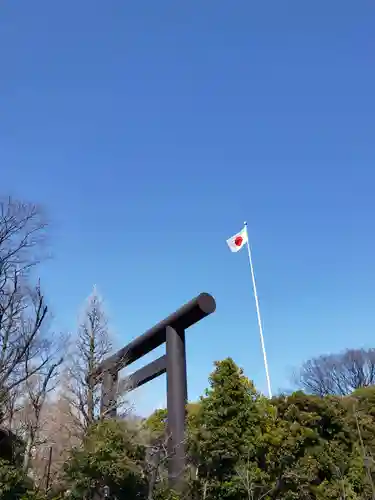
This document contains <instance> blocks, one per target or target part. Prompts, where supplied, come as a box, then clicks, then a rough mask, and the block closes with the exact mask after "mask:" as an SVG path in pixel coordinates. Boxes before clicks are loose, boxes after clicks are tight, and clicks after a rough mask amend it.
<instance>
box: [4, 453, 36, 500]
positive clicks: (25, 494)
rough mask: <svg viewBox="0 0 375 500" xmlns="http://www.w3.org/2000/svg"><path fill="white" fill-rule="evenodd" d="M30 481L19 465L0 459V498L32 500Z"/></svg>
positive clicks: (5, 499)
mask: <svg viewBox="0 0 375 500" xmlns="http://www.w3.org/2000/svg"><path fill="white" fill-rule="evenodd" d="M32 487H33V485H32V483H31V481H30V480H29V479H28V478H27V477H26V476H25V475H24V473H23V472H22V469H21V468H20V467H15V466H14V465H12V464H10V463H9V462H8V461H6V460H2V459H0V498H1V500H14V499H16V498H21V499H23V500H29V499H30V500H32V495H33V493H32V492H30V490H32Z"/></svg>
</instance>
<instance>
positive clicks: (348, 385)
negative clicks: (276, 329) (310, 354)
mask: <svg viewBox="0 0 375 500" xmlns="http://www.w3.org/2000/svg"><path fill="white" fill-rule="evenodd" d="M298 382H299V384H300V385H301V386H302V387H303V389H305V390H306V391H307V392H309V393H311V394H316V395H318V396H326V395H329V394H332V395H338V396H345V395H347V394H350V393H351V392H353V391H354V390H355V389H359V388H360V387H368V386H370V385H373V384H374V383H375V349H368V350H365V349H348V350H346V351H345V352H343V353H340V354H330V355H324V356H320V357H318V358H314V359H311V360H309V361H307V362H305V363H304V364H303V365H302V368H301V369H300V371H299V373H298Z"/></svg>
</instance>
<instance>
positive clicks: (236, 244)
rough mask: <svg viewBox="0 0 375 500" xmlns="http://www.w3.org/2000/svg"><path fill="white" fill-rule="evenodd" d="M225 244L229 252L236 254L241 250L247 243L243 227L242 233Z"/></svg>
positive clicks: (245, 231) (245, 229)
mask: <svg viewBox="0 0 375 500" xmlns="http://www.w3.org/2000/svg"><path fill="white" fill-rule="evenodd" d="M227 243H228V247H229V249H230V251H231V252H238V251H239V250H241V248H242V247H243V246H244V245H246V243H247V228H246V227H244V228H243V229H242V231H240V232H239V233H237V234H235V235H234V236H232V237H231V238H229V240H227Z"/></svg>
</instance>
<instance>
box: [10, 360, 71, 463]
mask: <svg viewBox="0 0 375 500" xmlns="http://www.w3.org/2000/svg"><path fill="white" fill-rule="evenodd" d="M47 357H48V358H49V362H48V364H46V365H44V367H43V369H42V370H40V371H39V372H38V373H37V374H35V375H33V376H28V377H27V379H26V381H25V384H24V390H25V397H24V401H23V409H22V411H21V412H20V416H21V419H20V424H21V428H22V431H23V436H22V437H23V438H24V440H25V442H26V447H25V454H24V463H23V468H24V471H25V472H27V471H28V469H29V467H30V462H31V459H32V456H33V452H34V455H35V454H36V453H37V447H38V446H40V445H41V444H43V443H44V441H45V438H44V437H43V433H42V432H41V431H42V428H43V424H44V422H43V419H42V415H43V414H42V411H43V407H44V404H45V401H46V398H47V396H48V394H49V393H50V392H51V391H53V390H54V389H56V385H57V381H58V380H57V378H58V374H59V372H58V370H59V367H60V365H61V363H62V362H63V358H62V357H54V356H52V355H51V354H47ZM29 371H30V372H33V371H34V369H33V367H32V366H31V367H30V366H29V365H28V363H27V366H26V373H28V372H29Z"/></svg>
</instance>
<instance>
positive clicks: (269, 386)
mask: <svg viewBox="0 0 375 500" xmlns="http://www.w3.org/2000/svg"><path fill="white" fill-rule="evenodd" d="M244 225H245V230H246V246H247V253H248V255H249V264H250V271H251V279H252V281H253V292H254V299H255V308H256V311H257V317H258V326H259V335H260V343H261V345H262V352H263V361H264V368H265V370H266V379H267V387H268V396H269V397H270V398H272V390H271V380H270V374H269V371H268V362H267V354H266V347H265V344H264V337H263V327H262V319H261V316H260V309H259V300H258V293H257V287H256V283H255V274H254V266H253V259H252V257H251V250H250V244H249V234H248V232H247V222H245V223H244Z"/></svg>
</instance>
